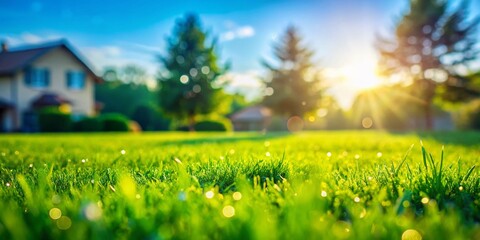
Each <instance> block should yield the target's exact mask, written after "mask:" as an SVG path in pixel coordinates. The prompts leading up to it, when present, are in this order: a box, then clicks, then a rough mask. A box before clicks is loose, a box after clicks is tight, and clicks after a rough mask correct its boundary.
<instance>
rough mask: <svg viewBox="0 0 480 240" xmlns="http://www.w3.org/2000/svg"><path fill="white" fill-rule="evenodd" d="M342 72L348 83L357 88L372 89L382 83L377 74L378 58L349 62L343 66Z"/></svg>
mask: <svg viewBox="0 0 480 240" xmlns="http://www.w3.org/2000/svg"><path fill="white" fill-rule="evenodd" d="M341 73H342V75H343V77H344V79H345V80H346V81H347V83H348V84H349V85H351V86H353V87H355V89H357V90H365V89H371V88H374V87H377V86H379V85H380V84H381V83H382V80H381V79H380V76H379V75H378V74H377V65H376V60H375V59H373V58H372V59H366V60H365V61H362V62H355V63H352V64H348V65H347V66H346V67H344V68H342V70H341Z"/></svg>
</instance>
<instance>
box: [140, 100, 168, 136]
mask: <svg viewBox="0 0 480 240" xmlns="http://www.w3.org/2000/svg"><path fill="white" fill-rule="evenodd" d="M132 120H134V121H136V122H137V123H138V124H140V126H141V127H142V130H143V131H165V130H169V128H170V120H169V119H167V118H165V117H164V116H163V115H162V113H161V112H160V111H159V110H158V108H157V107H155V106H153V105H140V106H138V107H137V108H136V109H135V110H134V111H133V114H132Z"/></svg>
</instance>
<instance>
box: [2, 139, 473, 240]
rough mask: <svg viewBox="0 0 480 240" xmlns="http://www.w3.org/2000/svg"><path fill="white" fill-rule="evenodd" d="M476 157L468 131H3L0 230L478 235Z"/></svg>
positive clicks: (167, 235) (197, 235)
mask: <svg viewBox="0 0 480 240" xmlns="http://www.w3.org/2000/svg"><path fill="white" fill-rule="evenodd" d="M420 140H422V141H423V145H424V146H422V145H421V143H420ZM412 144H414V146H413V147H412ZM443 145H445V150H444V151H442V146H443ZM479 162H480V133H472V132H458V133H436V134H395V133H393V134H391V133H383V132H368V131H365V132H352V131H346V132H320V133H301V134H293V135H291V134H267V135H260V134H250V133H248V134H216V133H207V134H200V133H198V134H188V133H164V134H138V135H134V134H90V135H87V134H85V135H78V134H62V135H47V134H42V135H3V136H0V184H1V186H0V199H1V201H0V209H1V210H0V239H39V238H42V239H79V238H80V239H112V238H118V239H172V238H174V239H402V238H404V239H418V238H416V237H420V236H421V237H423V238H424V239H479V238H480V225H479V223H480V180H479V179H480V174H479V170H478V168H475V167H474V166H475V165H476V164H478V163H479Z"/></svg>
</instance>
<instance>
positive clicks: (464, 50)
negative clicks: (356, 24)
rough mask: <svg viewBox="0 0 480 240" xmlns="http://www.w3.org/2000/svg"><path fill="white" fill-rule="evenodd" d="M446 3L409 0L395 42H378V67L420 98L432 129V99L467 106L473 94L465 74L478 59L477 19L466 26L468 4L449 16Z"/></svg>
mask: <svg viewBox="0 0 480 240" xmlns="http://www.w3.org/2000/svg"><path fill="white" fill-rule="evenodd" d="M452 2H454V1H450V0H421V1H419V0H411V1H410V9H409V11H408V12H407V13H406V14H405V15H403V17H402V18H401V19H400V21H399V22H398V24H397V26H396V29H395V33H394V35H395V36H394V38H393V39H386V38H382V37H378V44H377V48H378V50H379V52H380V55H381V60H380V63H379V65H380V68H381V69H382V70H383V73H384V74H385V75H394V74H398V76H401V77H402V78H403V79H404V80H405V81H408V83H409V84H410V87H409V89H411V90H412V91H411V94H413V95H414V96H415V97H417V98H419V99H421V100H422V101H423V103H422V112H423V113H424V117H425V127H426V128H427V129H432V127H433V100H434V97H435V96H440V97H442V98H443V99H444V100H447V101H466V100H468V99H469V98H471V97H473V96H476V95H478V91H476V90H475V89H474V88H473V86H472V83H471V81H470V78H468V77H465V76H464V74H465V69H468V67H469V63H470V62H472V61H473V60H475V59H476V57H477V56H478V49H476V48H475V44H476V40H475V31H476V27H477V25H478V22H479V20H480V18H477V19H474V20H471V21H468V4H469V1H463V2H462V3H461V4H460V5H459V6H458V7H457V8H456V9H454V11H450V10H449V7H451V6H452Z"/></svg>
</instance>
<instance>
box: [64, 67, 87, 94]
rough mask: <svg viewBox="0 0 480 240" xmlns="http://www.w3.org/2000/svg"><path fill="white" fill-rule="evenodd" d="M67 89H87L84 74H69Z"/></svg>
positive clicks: (71, 72) (72, 72) (70, 72)
mask: <svg viewBox="0 0 480 240" xmlns="http://www.w3.org/2000/svg"><path fill="white" fill-rule="evenodd" d="M67 87H68V88H69V89H72V90H81V89H84V88H85V73H84V72H74V71H69V72H67Z"/></svg>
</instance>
